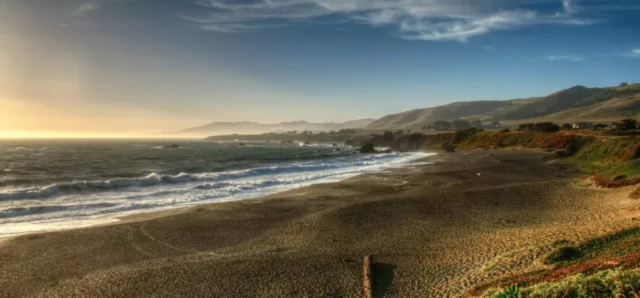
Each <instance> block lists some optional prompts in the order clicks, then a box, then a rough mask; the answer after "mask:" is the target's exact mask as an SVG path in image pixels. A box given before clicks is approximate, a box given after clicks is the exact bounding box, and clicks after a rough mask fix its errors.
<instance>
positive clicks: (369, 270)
mask: <svg viewBox="0 0 640 298" xmlns="http://www.w3.org/2000/svg"><path fill="white" fill-rule="evenodd" d="M363 286H364V297H365V298H373V256H372V255H368V256H366V257H364V278H363Z"/></svg>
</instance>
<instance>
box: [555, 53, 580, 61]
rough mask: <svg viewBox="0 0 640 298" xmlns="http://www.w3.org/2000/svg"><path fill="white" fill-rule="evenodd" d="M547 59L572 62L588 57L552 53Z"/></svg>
mask: <svg viewBox="0 0 640 298" xmlns="http://www.w3.org/2000/svg"><path fill="white" fill-rule="evenodd" d="M546 59H547V60H550V61H571V62H580V61H582V60H585V59H586V57H585V56H582V55H575V54H572V55H550V56H547V58H546Z"/></svg>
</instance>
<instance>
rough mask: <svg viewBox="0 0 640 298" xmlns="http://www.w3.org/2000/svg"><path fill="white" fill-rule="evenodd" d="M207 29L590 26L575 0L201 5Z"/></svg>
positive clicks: (449, 36) (422, 33)
mask: <svg viewBox="0 0 640 298" xmlns="http://www.w3.org/2000/svg"><path fill="white" fill-rule="evenodd" d="M197 3H198V4H199V5H200V6H201V7H202V8H203V9H202V15H200V16H197V17H196V16H190V17H188V18H186V19H189V20H191V21H194V20H197V23H198V24H199V26H200V27H201V28H202V29H207V30H212V28H213V31H217V32H225V33H232V32H239V31H240V32H242V31H251V30H258V29H263V28H270V27H273V26H274V25H287V24H289V23H291V22H300V21H312V20H318V19H323V18H336V19H342V20H345V21H347V22H351V23H356V24H361V25H368V26H372V27H391V28H394V29H396V30H397V31H398V32H399V35H400V36H402V37H403V38H406V39H416V40H431V41H435V40H457V41H461V42H466V41H467V40H468V39H469V38H472V37H475V36H479V35H484V34H487V33H490V32H493V31H499V30H514V29H519V28H523V27H528V26H534V25H544V24H553V25H570V26H580V25H588V24H592V23H594V22H595V20H591V19H587V18H583V17H580V16H579V15H580V12H582V11H583V10H584V9H583V8H582V7H580V6H578V4H577V3H576V1H575V0H491V1H477V0H458V1H451V0H393V1H388V0H252V1H239V0H200V1H199V2H197ZM539 3H548V4H554V5H555V6H556V7H557V9H556V10H555V11H545V12H543V11H537V10H534V9H532V8H531V7H533V5H534V4H539Z"/></svg>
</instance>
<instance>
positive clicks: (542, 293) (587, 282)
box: [482, 269, 640, 298]
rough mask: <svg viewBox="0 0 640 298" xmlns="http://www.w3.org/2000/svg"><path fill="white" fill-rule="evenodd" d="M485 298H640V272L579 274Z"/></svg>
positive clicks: (489, 293)
mask: <svg viewBox="0 0 640 298" xmlns="http://www.w3.org/2000/svg"><path fill="white" fill-rule="evenodd" d="M482 297H488V298H503V297H514V298H515V297H532V298H534V297H545V298H547V297H568V298H570V297H640V269H631V270H623V269H609V270H603V271H600V272H598V273H596V274H593V275H583V274H576V275H574V276H571V277H568V278H566V279H564V280H562V281H556V282H543V283H539V284H536V285H533V286H529V287H523V288H520V287H517V286H515V285H512V286H509V287H507V288H505V289H495V290H489V291H487V292H486V293H485V294H484V295H483V296H482Z"/></svg>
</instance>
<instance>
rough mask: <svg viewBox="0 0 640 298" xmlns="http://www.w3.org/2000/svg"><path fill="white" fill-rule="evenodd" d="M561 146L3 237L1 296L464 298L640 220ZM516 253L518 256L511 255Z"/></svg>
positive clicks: (485, 154) (471, 154) (475, 154)
mask: <svg viewBox="0 0 640 298" xmlns="http://www.w3.org/2000/svg"><path fill="white" fill-rule="evenodd" d="M548 154H550V153H543V152H532V151H523V150H515V151H511V150H475V151H467V152H459V153H455V154H444V153H443V154H439V155H437V156H433V157H429V158H428V159H427V161H428V162H430V163H433V164H426V165H412V166H408V167H405V168H400V169H393V170H390V171H387V172H382V173H375V174H364V175H360V176H356V177H353V178H350V179H347V180H344V181H341V182H337V183H325V184H317V185H312V186H308V187H303V188H298V189H294V190H290V191H287V192H283V193H278V194H275V195H271V196H268V197H265V198H261V199H254V200H246V201H237V202H228V203H214V204H207V205H199V206H195V207H189V208H180V209H171V210H167V211H159V212H153V213H144V214H138V215H131V216H127V217H125V218H123V219H122V221H121V222H118V223H116V224H109V225H104V226H96V227H90V228H82V229H76V230H69V231H61V232H52V233H44V234H32V235H25V236H19V237H15V238H11V239H7V240H3V241H1V242H0V284H2V285H3V287H1V288H0V296H2V297H21V296H53V297H56V296H57V297H68V296H70V295H81V296H88V297H134V296H154V295H155V296H213V297H305V296H308V297H357V296H360V295H361V285H362V284H361V261H362V257H363V256H365V255H368V254H373V255H374V256H375V262H376V263H375V264H374V269H375V272H376V276H375V282H374V293H376V294H375V295H376V297H383V295H387V296H395V297H459V296H465V295H466V293H468V291H469V290H471V289H472V288H473V287H474V286H477V285H479V284H480V283H482V282H486V281H487V280H489V279H493V278H497V277H500V276H503V275H506V274H509V273H510V272H515V271H522V270H525V269H532V268H535V267H536V266H540V264H539V262H537V261H536V260H537V259H536V258H537V257H539V256H540V255H542V254H544V253H546V252H548V251H550V250H552V249H554V248H555V246H557V244H555V243H557V240H568V241H579V240H583V239H587V238H590V237H594V236H598V235H602V234H605V233H609V232H611V231H615V230H619V229H622V228H625V227H628V226H632V225H633V224H634V223H633V222H632V221H631V220H630V219H629V218H630V217H637V216H639V215H640V214H637V213H638V210H637V209H636V208H635V207H637V205H640V202H635V201H631V200H629V199H627V198H626V195H627V194H628V193H629V192H630V190H629V189H627V188H620V189H593V188H585V187H580V186H577V185H575V184H574V182H575V181H576V180H577V179H579V178H580V177H581V176H582V175H583V174H582V173H581V172H580V171H579V170H578V169H577V168H576V167H575V166H573V165H570V164H567V163H564V162H563V161H560V160H553V161H549V160H546V159H543V157H544V156H545V155H548ZM507 255H508V256H509V257H508V258H506V257H505V256H507Z"/></svg>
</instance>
